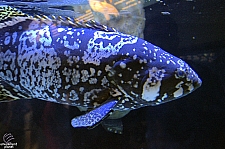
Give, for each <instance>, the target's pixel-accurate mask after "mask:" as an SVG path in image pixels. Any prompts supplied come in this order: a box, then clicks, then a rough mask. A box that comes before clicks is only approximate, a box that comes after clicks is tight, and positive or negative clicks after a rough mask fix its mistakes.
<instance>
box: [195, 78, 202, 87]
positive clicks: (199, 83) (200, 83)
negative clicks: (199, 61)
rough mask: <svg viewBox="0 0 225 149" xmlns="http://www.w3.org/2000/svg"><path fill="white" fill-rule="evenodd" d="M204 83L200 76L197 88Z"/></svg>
mask: <svg viewBox="0 0 225 149" xmlns="http://www.w3.org/2000/svg"><path fill="white" fill-rule="evenodd" d="M201 85H202V80H201V79H200V78H198V80H197V85H196V88H199V87H200V86H201Z"/></svg>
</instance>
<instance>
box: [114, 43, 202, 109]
mask: <svg viewBox="0 0 225 149" xmlns="http://www.w3.org/2000/svg"><path fill="white" fill-rule="evenodd" d="M136 51H137V52H136V53H131V52H130V53H129V56H130V58H126V59H122V60H120V61H117V62H116V63H115V65H114V67H113V72H111V74H110V76H113V79H112V80H113V81H114V82H115V83H114V84H115V85H116V86H117V88H118V89H117V90H118V91H120V94H118V93H117V94H116V95H121V94H122V95H124V100H123V101H122V103H125V102H126V101H128V99H129V102H132V101H134V103H132V105H135V104H136V103H138V104H136V105H138V106H139V107H140V105H143V106H149V105H151V106H154V105H159V104H162V103H165V102H169V101H172V100H175V99H178V98H181V97H183V96H185V95H188V94H189V93H191V92H193V91H194V90H195V89H197V88H198V87H200V86H201V83H202V81H201V79H200V78H199V77H198V75H197V73H196V72H195V71H194V70H193V69H192V68H191V67H190V66H189V65H188V64H187V63H186V62H185V61H183V60H181V59H180V58H178V57H175V56H173V55H171V54H169V53H168V52H166V51H164V50H162V49H161V48H159V47H156V46H154V45H152V44H150V43H149V44H146V45H145V47H144V50H141V48H140V49H138V50H136ZM112 74H113V75H112ZM125 99H126V100H125ZM126 103H127V102H126ZM132 105H131V107H132ZM133 109H136V107H134V108H133Z"/></svg>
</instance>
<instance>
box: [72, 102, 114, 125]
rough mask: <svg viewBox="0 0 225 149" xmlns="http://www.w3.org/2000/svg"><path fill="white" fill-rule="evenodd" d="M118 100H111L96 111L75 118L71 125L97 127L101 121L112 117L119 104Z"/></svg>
mask: <svg viewBox="0 0 225 149" xmlns="http://www.w3.org/2000/svg"><path fill="white" fill-rule="evenodd" d="M117 102H118V101H117V100H111V101H109V102H106V103H104V104H103V105H101V106H99V107H97V108H96V109H94V110H92V111H90V112H88V113H86V114H84V115H81V116H78V117H75V118H73V119H72V120H71V125H72V126H73V127H75V128H76V127H91V128H93V127H95V126H97V124H99V122H100V121H102V120H103V119H105V118H106V117H108V116H109V115H110V113H111V112H112V109H113V108H114V106H115V105H116V104H117Z"/></svg>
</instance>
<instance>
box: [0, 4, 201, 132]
mask: <svg viewBox="0 0 225 149" xmlns="http://www.w3.org/2000/svg"><path fill="white" fill-rule="evenodd" d="M200 85H201V80H200V78H199V77H198V75H197V74H196V73H195V72H194V71H193V70H192V69H191V68H190V67H189V65H188V64H186V63H185V62H184V61H182V60H181V59H179V58H177V57H175V56H173V55H171V54H169V53H168V52H166V51H164V50H162V49H160V48H159V47H157V46H155V45H153V44H151V43H149V42H147V41H145V40H143V39H140V38H138V37H134V36H131V35H127V34H123V33H120V32H118V31H116V30H115V29H113V28H109V27H106V26H104V25H101V24H98V23H96V22H94V21H89V22H78V21H72V20H71V19H70V18H65V19H63V18H62V17H59V18H56V17H54V16H53V17H52V18H51V19H50V18H48V17H46V16H44V15H43V16H29V15H27V14H25V13H23V12H21V11H18V10H17V9H15V8H11V7H9V6H5V5H3V6H0V100H1V101H2V102H4V101H11V100H16V99H21V98H29V99H32V98H37V99H41V100H45V101H50V102H55V103H60V104H67V105H71V106H76V107H78V108H79V109H80V110H84V111H86V114H84V115H81V116H77V117H75V118H73V119H72V121H71V124H72V126H73V127H94V126H96V125H97V124H99V123H102V125H103V127H104V128H106V129H107V130H109V131H113V132H115V133H122V124H121V122H119V121H118V120H117V119H118V118H121V117H123V116H124V115H126V114H127V113H128V112H129V111H131V110H134V109H138V108H141V107H145V106H155V105H159V104H162V103H165V102H168V101H172V100H175V99H178V98H180V97H182V96H185V95H187V94H189V93H191V92H192V91H194V90H195V89H196V88H198V87H199V86H200ZM111 119H115V122H113V120H111Z"/></svg>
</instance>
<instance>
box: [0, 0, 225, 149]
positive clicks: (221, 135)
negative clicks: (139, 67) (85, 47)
mask: <svg viewBox="0 0 225 149" xmlns="http://www.w3.org/2000/svg"><path fill="white" fill-rule="evenodd" d="M162 12H170V14H167V15H166V14H164V15H163V14H162ZM145 13H146V19H147V20H146V27H145V31H144V35H145V39H146V40H148V41H149V42H152V43H153V44H156V45H158V46H160V47H161V48H163V49H165V50H167V51H169V52H170V53H172V54H174V55H176V56H180V57H182V58H183V59H185V61H187V62H189V64H190V65H191V66H192V67H193V68H194V69H195V70H196V71H197V73H198V74H199V76H200V77H201V78H202V81H203V85H202V87H201V88H199V89H198V90H196V91H195V92H193V93H192V94H190V95H188V96H186V97H183V98H181V99H179V100H176V101H173V102H169V103H166V104H163V105H160V106H156V107H146V108H141V109H138V110H135V111H132V112H130V113H129V114H128V115H127V116H126V117H124V118H123V119H122V121H123V124H124V133H123V134H122V135H118V134H113V133H110V132H107V131H105V130H104V129H103V128H102V127H101V126H98V127H96V128H95V129H92V130H87V129H85V128H83V129H74V128H72V127H71V125H70V120H71V119H72V118H73V117H74V116H75V115H78V114H80V112H79V110H78V109H76V108H75V107H68V106H64V105H60V104H54V103H50V102H45V101H40V100H35V99H34V100H18V101H15V102H10V103H1V104H0V143H2V142H3V141H2V139H1V136H3V135H4V134H5V133H11V134H12V135H13V137H14V138H15V139H14V140H13V141H12V142H17V146H14V148H15V149H45V148H46V149H89V148H91V149H95V148H96V149H97V148H99V149H110V148H112V149H224V148H225V79H224V78H225V2H224V1H223V0H194V1H185V0H165V1H164V3H156V4H154V5H150V6H148V7H146V8H145ZM1 147H2V148H3V146H0V148H1Z"/></svg>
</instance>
